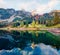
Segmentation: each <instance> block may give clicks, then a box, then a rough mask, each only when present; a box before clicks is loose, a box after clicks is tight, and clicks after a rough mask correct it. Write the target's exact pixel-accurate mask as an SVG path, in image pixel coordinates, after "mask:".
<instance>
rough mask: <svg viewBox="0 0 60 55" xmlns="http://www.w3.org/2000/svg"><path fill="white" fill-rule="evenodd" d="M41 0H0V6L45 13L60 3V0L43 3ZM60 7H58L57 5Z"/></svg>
mask: <svg viewBox="0 0 60 55" xmlns="http://www.w3.org/2000/svg"><path fill="white" fill-rule="evenodd" d="M38 1H39V0H30V1H29V0H14V2H12V0H10V1H9V2H8V1H7V0H0V8H14V9H18V10H20V9H25V10H27V11H32V10H36V13H39V14H43V13H45V12H49V11H51V10H53V9H54V7H55V6H57V4H59V3H60V0H49V2H47V0H46V3H43V1H42V0H41V1H42V3H41V2H38ZM57 8H58V7H57Z"/></svg>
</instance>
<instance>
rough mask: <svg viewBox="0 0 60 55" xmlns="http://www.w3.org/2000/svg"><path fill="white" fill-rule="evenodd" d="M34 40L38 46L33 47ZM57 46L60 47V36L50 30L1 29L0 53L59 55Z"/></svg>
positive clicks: (13, 54)
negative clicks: (9, 30)
mask: <svg viewBox="0 0 60 55" xmlns="http://www.w3.org/2000/svg"><path fill="white" fill-rule="evenodd" d="M33 42H34V44H37V46H35V47H34V48H31V43H33ZM41 43H42V44H41ZM43 43H44V44H43ZM50 45H51V46H52V47H51V46H50ZM53 47H54V48H53ZM56 48H57V49H60V37H59V36H55V35H53V34H51V33H50V32H48V31H11V32H8V31H2V30H0V50H1V51H0V55H59V53H60V50H58V51H57V49H56ZM2 49H5V50H2ZM20 49H21V50H20Z"/></svg>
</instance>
